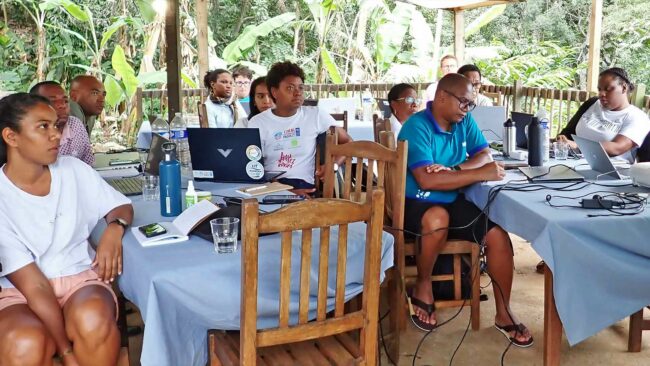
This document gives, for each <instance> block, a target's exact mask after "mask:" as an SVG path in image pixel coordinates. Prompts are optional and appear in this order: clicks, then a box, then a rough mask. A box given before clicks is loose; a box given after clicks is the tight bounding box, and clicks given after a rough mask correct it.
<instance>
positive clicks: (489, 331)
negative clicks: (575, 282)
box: [128, 236, 650, 366]
mask: <svg viewBox="0 0 650 366" xmlns="http://www.w3.org/2000/svg"><path fill="white" fill-rule="evenodd" d="M513 245H514V249H515V267H516V270H515V280H514V285H513V291H512V300H511V307H512V310H513V311H514V312H515V313H516V314H517V316H518V317H519V319H520V320H521V321H522V322H524V324H526V326H527V327H528V329H530V331H531V332H532V334H533V337H534V338H535V344H534V345H533V346H532V347H530V348H527V349H520V348H516V347H510V349H509V350H508V352H507V354H506V356H505V359H504V363H503V364H504V365H517V366H518V365H543V362H542V352H543V348H544V345H543V333H544V324H543V320H544V276H543V275H540V274H538V273H536V272H535V265H536V264H537V262H538V261H539V259H540V258H539V256H537V254H536V253H535V252H534V251H533V250H532V249H531V247H530V244H528V243H526V242H524V241H523V240H521V239H520V238H517V237H514V236H513ZM481 283H482V285H487V284H488V283H489V278H488V277H487V276H482V277H481ZM483 292H485V293H487V294H488V296H489V300H488V301H484V302H481V329H480V330H479V331H472V330H471V328H470V329H469V330H468V331H467V335H466V337H465V340H464V341H463V343H462V345H461V347H460V349H459V350H458V352H457V354H456V356H455V357H454V360H453V364H454V365H472V366H475V365H476V366H483V365H485V366H492V365H500V364H501V355H502V353H503V351H504V350H505V349H506V347H507V345H508V342H507V340H506V339H505V337H504V336H503V335H501V333H499V332H498V331H497V330H496V329H494V327H493V324H494V314H495V309H494V301H493V294H492V287H491V286H489V287H487V288H486V289H484V290H483ZM457 312H458V309H453V308H452V309H442V310H439V311H438V322H442V321H444V320H446V319H449V318H450V317H452V316H453V315H454V314H456V313H457ZM649 313H650V311H647V312H646V317H647V316H650V314H649ZM128 321H129V325H136V324H142V319H140V316H139V314H138V313H137V312H136V313H134V314H131V315H129V318H128ZM468 322H469V307H465V308H464V309H463V310H462V312H461V313H460V314H459V315H458V317H456V318H455V319H454V320H453V321H451V322H450V323H448V324H446V325H444V326H443V327H441V328H440V329H438V330H436V331H435V332H433V333H431V334H430V335H429V336H428V337H427V338H426V339H425V340H424V342H423V343H422V346H421V347H420V350H419V352H418V356H417V359H416V361H415V365H420V366H425V365H431V366H439V365H449V364H450V362H449V361H450V359H451V357H452V354H453V352H454V349H456V347H457V346H458V344H459V342H460V340H461V338H462V337H463V333H464V332H465V329H466V328H467V327H468ZM628 322H629V321H628V319H623V320H621V321H619V322H618V323H616V324H614V325H613V326H611V327H609V328H607V329H605V330H603V331H601V332H600V333H598V334H596V335H595V336H593V337H591V338H589V339H587V340H585V341H584V342H582V343H580V344H578V345H576V346H575V347H572V348H569V344H568V342H567V341H566V338H564V340H563V342H562V365H579V366H581V365H589V366H601V365H602V366H605V365H606V366H619V365H621V366H622V365H625V366H633V365H634V366H636V365H639V366H642V365H644V366H645V365H650V331H648V332H645V333H646V334H644V340H643V349H642V351H641V352H640V353H628V352H627V334H628ZM384 329H387V323H385V324H384ZM424 334H425V333H423V332H421V331H419V330H417V329H416V328H415V327H413V326H412V325H411V324H410V322H409V324H408V325H407V329H406V331H405V332H404V333H402V335H403V336H402V339H401V355H400V359H399V361H398V364H399V365H412V364H413V354H414V352H415V349H416V347H417V345H418V342H420V340H421V339H422V336H423V335H424ZM129 343H130V350H129V359H130V361H131V365H139V364H140V363H139V359H140V351H141V349H142V336H141V335H140V336H134V337H131V338H130V342H129ZM380 347H381V344H380ZM381 361H382V365H389V364H390V363H389V361H388V359H387V358H386V356H385V354H384V352H383V350H382V360H381ZM179 366H181V365H179Z"/></svg>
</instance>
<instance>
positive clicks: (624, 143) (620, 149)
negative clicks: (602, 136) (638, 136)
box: [602, 135, 636, 156]
mask: <svg viewBox="0 0 650 366" xmlns="http://www.w3.org/2000/svg"><path fill="white" fill-rule="evenodd" d="M602 145H603V148H604V149H605V151H606V152H607V155H609V156H618V155H621V154H625V153H626V152H628V151H630V150H632V149H633V148H635V147H636V144H635V143H634V141H632V139H630V138H629V137H626V136H623V135H616V137H614V140H612V141H605V142H602Z"/></svg>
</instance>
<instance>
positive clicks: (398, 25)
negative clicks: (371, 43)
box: [375, 2, 415, 71]
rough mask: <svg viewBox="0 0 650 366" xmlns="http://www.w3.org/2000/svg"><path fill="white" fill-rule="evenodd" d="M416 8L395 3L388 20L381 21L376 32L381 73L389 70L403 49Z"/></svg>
mask: <svg viewBox="0 0 650 366" xmlns="http://www.w3.org/2000/svg"><path fill="white" fill-rule="evenodd" d="M413 10H415V6H414V5H411V4H406V3H402V2H397V3H395V8H394V9H393V11H392V13H391V14H389V15H388V16H387V17H388V18H387V19H384V20H383V21H380V24H379V26H378V27H377V32H376V43H377V48H376V51H375V60H376V61H377V69H378V70H379V71H385V70H388V68H389V67H390V65H391V62H393V60H394V59H395V56H396V55H397V53H398V52H399V51H400V49H401V47H402V42H403V41H404V36H405V35H406V31H407V30H408V28H409V25H410V23H411V17H412V15H413Z"/></svg>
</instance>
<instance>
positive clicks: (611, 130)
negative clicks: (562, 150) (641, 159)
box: [557, 67, 650, 164]
mask: <svg viewBox="0 0 650 366" xmlns="http://www.w3.org/2000/svg"><path fill="white" fill-rule="evenodd" d="M632 91H634V84H633V83H632V81H631V80H630V77H629V76H628V74H627V72H625V70H623V69H621V68H619V67H613V68H610V69H607V70H605V71H603V72H601V73H600V75H599V76H598V98H597V99H596V98H592V99H590V100H587V101H586V102H585V103H583V104H582V105H581V106H580V108H579V109H578V111H577V112H576V114H575V115H574V116H573V117H572V118H571V120H570V121H569V123H568V124H567V125H566V127H564V129H562V131H560V133H559V135H558V136H557V140H558V141H566V142H567V143H568V144H569V146H570V147H571V148H572V149H577V148H578V145H577V144H576V143H575V142H574V141H573V139H572V138H571V135H576V136H580V137H584V138H587V139H590V140H594V141H600V142H601V144H602V145H603V148H605V151H606V152H607V154H608V155H609V156H611V157H614V158H616V159H619V160H625V161H627V162H629V163H630V164H632V163H634V158H635V152H636V149H637V148H638V147H639V146H641V144H642V143H643V140H644V139H645V137H646V135H647V134H648V132H649V131H650V119H648V116H647V115H646V114H645V113H644V112H643V111H642V110H640V109H639V108H637V107H636V106H634V105H632V104H630V101H629V98H630V93H631V92H632Z"/></svg>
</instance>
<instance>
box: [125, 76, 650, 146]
mask: <svg viewBox="0 0 650 366" xmlns="http://www.w3.org/2000/svg"><path fill="white" fill-rule="evenodd" d="M393 85H394V84H306V85H305V97H307V98H314V99H320V98H336V97H350V96H360V95H361V93H362V92H363V91H364V90H366V89H369V90H370V92H371V93H372V95H373V96H374V97H375V98H383V99H385V98H386V96H387V95H388V91H389V90H390V88H392V87H393ZM412 85H413V87H415V89H416V90H417V92H418V95H420V96H424V91H425V90H426V88H427V86H428V85H429V83H416V84H412ZM482 91H486V92H490V93H496V92H499V93H501V94H502V95H503V101H504V103H503V104H504V106H505V107H506V111H507V114H508V115H510V112H512V111H518V112H525V113H536V112H537V111H538V110H539V109H540V108H545V109H546V110H547V111H548V112H549V113H550V115H551V121H552V125H551V135H552V136H555V135H556V134H557V133H558V132H559V131H560V130H561V129H562V128H563V127H564V126H565V125H566V124H567V122H568V121H569V120H570V119H571V117H572V116H573V114H574V113H575V112H576V111H577V110H578V108H579V107H580V105H581V104H582V103H584V102H585V101H586V100H587V99H589V98H590V97H592V96H594V95H596V93H595V92H587V91H585V90H575V89H568V90H557V89H546V88H535V87H526V86H523V85H522V84H521V83H520V82H515V84H514V85H483V87H482ZM206 97H207V92H206V90H205V89H185V90H183V100H182V105H183V111H184V113H186V114H189V115H195V114H197V103H198V102H200V101H204V100H205V98H206ZM630 99H631V101H632V102H633V103H634V104H635V105H637V106H638V107H639V108H642V109H643V110H644V111H645V112H646V113H649V114H650V95H645V86H644V85H642V84H640V85H638V86H637V90H636V91H635V93H634V94H633V95H632V96H631V98H630ZM166 104H167V91H166V90H161V89H151V90H141V89H138V94H137V97H136V108H137V120H138V121H142V118H143V117H148V118H149V119H150V120H152V119H153V118H155V116H156V115H157V114H162V111H164V110H166Z"/></svg>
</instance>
